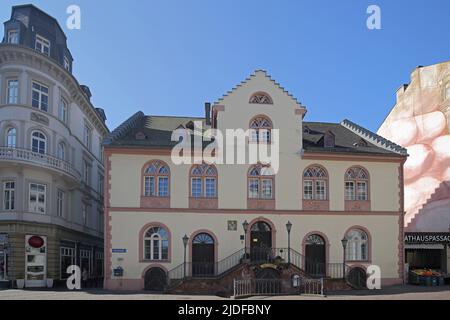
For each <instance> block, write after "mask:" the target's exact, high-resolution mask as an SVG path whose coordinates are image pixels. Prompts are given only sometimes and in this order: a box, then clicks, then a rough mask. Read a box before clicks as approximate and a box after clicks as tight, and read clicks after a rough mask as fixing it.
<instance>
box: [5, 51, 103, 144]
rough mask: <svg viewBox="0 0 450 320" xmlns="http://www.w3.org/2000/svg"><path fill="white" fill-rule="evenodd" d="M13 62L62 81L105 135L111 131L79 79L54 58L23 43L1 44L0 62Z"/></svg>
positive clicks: (91, 120)
mask: <svg viewBox="0 0 450 320" xmlns="http://www.w3.org/2000/svg"><path fill="white" fill-rule="evenodd" d="M11 62H15V63H21V64H24V65H26V66H29V67H32V68H36V69H38V70H40V71H41V72H43V73H45V74H48V75H50V76H52V77H53V78H54V79H56V80H58V81H59V82H61V83H62V84H63V85H64V86H65V87H66V90H68V91H69V93H70V95H71V98H72V99H73V101H74V102H76V103H77V104H78V105H79V106H80V108H81V109H82V110H83V113H84V114H85V115H87V116H88V118H89V120H90V122H91V123H92V124H93V125H94V126H95V128H96V129H97V130H99V131H100V132H101V134H102V135H103V136H105V135H107V134H108V133H109V129H108V127H107V126H106V124H105V123H104V122H103V121H102V119H101V118H100V116H99V115H98V114H97V112H96V111H95V107H94V106H93V105H92V103H91V102H90V101H89V99H88V98H87V97H86V96H85V94H84V92H83V91H82V90H81V87H80V84H79V83H78V81H77V79H76V78H75V77H74V76H73V75H72V74H71V73H70V72H68V71H67V70H65V69H64V68H63V67H61V66H60V65H59V64H58V63H57V62H56V61H54V60H53V59H52V58H50V57H47V56H45V55H43V54H41V53H39V52H37V51H35V50H33V49H30V48H28V47H25V46H22V45H12V44H4V43H2V44H0V64H5V63H11Z"/></svg>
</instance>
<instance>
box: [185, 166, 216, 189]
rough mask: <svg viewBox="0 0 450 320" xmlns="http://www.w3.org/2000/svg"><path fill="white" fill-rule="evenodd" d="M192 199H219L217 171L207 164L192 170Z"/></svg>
mask: <svg viewBox="0 0 450 320" xmlns="http://www.w3.org/2000/svg"><path fill="white" fill-rule="evenodd" d="M191 197H193V198H216V197H217V170H216V168H215V167H214V166H212V165H208V164H206V163H204V164H201V165H195V166H194V167H192V169H191Z"/></svg>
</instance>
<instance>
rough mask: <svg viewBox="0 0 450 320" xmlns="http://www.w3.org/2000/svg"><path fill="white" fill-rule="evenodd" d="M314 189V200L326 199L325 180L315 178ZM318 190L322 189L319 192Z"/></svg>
mask: <svg viewBox="0 0 450 320" xmlns="http://www.w3.org/2000/svg"><path fill="white" fill-rule="evenodd" d="M314 188H315V189H316V190H315V193H314V194H315V200H326V199H327V182H326V181H325V180H315V184H314ZM319 190H323V192H322V191H320V192H319Z"/></svg>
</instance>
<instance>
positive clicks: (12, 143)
mask: <svg viewBox="0 0 450 320" xmlns="http://www.w3.org/2000/svg"><path fill="white" fill-rule="evenodd" d="M11 132H14V134H11ZM6 147H7V148H11V149H14V148H17V129H16V128H15V127H8V128H7V129H6Z"/></svg>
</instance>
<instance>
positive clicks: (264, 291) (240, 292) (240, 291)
mask: <svg viewBox="0 0 450 320" xmlns="http://www.w3.org/2000/svg"><path fill="white" fill-rule="evenodd" d="M282 293H283V292H282V283H281V280H279V279H243V280H236V279H234V283H233V296H234V297H235V298H243V297H250V296H271V295H279V294H282Z"/></svg>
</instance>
